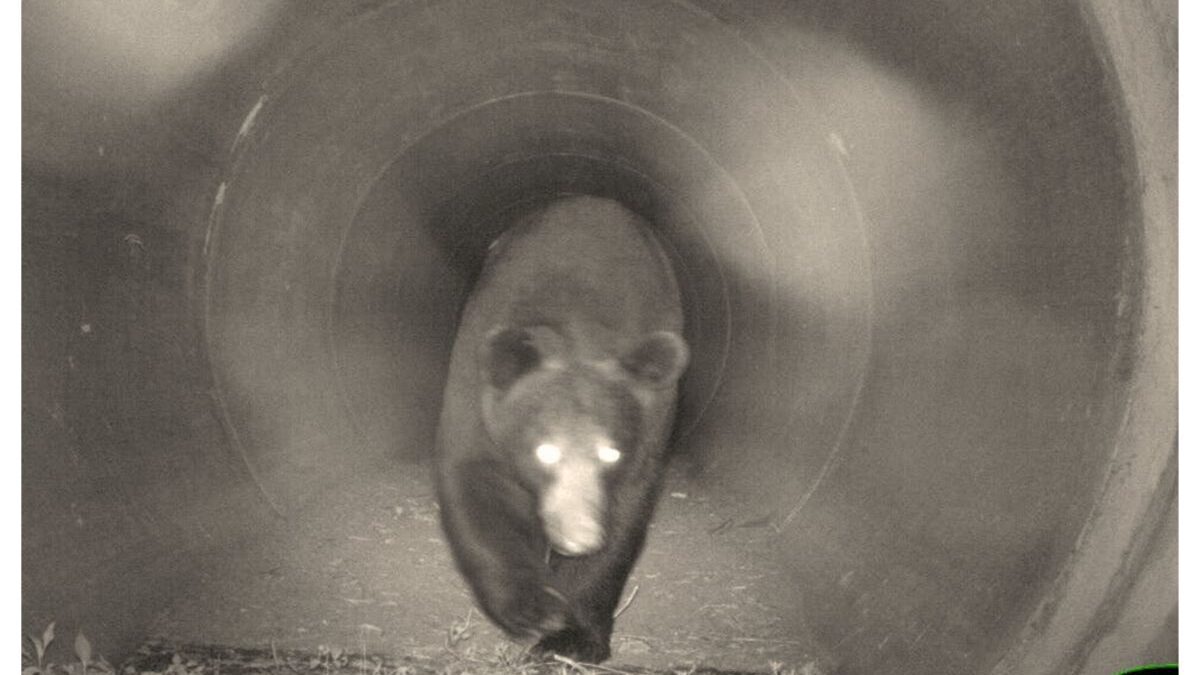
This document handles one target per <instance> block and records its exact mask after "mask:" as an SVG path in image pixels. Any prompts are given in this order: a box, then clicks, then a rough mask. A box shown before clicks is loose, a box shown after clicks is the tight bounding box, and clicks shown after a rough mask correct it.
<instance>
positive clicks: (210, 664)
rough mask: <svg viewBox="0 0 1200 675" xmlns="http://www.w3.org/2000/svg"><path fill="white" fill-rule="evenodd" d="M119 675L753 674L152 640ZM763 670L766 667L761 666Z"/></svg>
mask: <svg viewBox="0 0 1200 675" xmlns="http://www.w3.org/2000/svg"><path fill="white" fill-rule="evenodd" d="M119 672H120V673H122V674H123V675H218V674H219V675H285V674H287V675H296V674H299V675H306V674H308V673H320V674H321V675H468V674H471V675H501V674H509V673H515V674H516V675H563V673H564V672H570V673H576V674H578V675H665V674H673V673H679V672H686V673H688V675H755V674H753V673H745V672H742V671H726V670H715V669H711V668H695V667H689V668H686V669H684V670H682V671H681V670H680V669H678V668H675V669H668V670H651V669H647V668H642V667H638V666H623V665H608V664H604V665H591V664H585V663H576V662H574V661H571V660H569V659H562V658H561V657H560V658H556V659H554V660H548V661H539V660H535V659H533V658H531V657H522V658H515V659H514V658H513V657H512V656H511V655H509V656H497V657H496V658H495V659H489V658H481V654H480V653H478V652H476V653H472V654H471V655H470V656H468V657H465V658H464V656H463V655H462V654H458V653H455V652H452V651H450V650H447V651H446V658H445V659H434V658H420V657H399V658H397V657H392V656H382V655H378V654H369V653H363V652H361V651H360V652H356V651H355V650H353V649H346V650H343V649H336V648H319V649H317V650H311V649H310V650H293V649H277V648H273V647H267V648H255V649H251V648H243V647H228V646H218V645H196V644H176V643H169V642H165V641H158V640H155V641H151V642H148V643H146V644H144V645H142V646H141V647H140V648H139V649H138V650H137V652H136V653H135V654H134V655H133V656H132V657H130V658H129V659H128V660H127V661H126V662H125V663H124V664H123V665H122V666H121V668H120V669H119ZM764 672H766V671H764Z"/></svg>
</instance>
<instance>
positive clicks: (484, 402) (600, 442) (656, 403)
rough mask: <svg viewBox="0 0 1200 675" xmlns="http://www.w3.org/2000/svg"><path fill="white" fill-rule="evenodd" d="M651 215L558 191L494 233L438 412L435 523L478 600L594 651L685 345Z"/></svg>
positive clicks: (641, 507)
mask: <svg viewBox="0 0 1200 675" xmlns="http://www.w3.org/2000/svg"><path fill="white" fill-rule="evenodd" d="M682 328H683V312H682V308H681V303H680V296H679V287H678V285H677V283H676V280H675V276H674V274H673V273H672V271H671V265H670V262H669V260H668V259H667V257H666V255H665V254H664V252H663V249H662V248H661V246H660V245H659V244H658V242H657V241H656V240H655V239H654V235H653V234H652V233H651V232H650V230H649V229H648V226H647V224H646V223H645V222H644V221H643V220H642V219H641V218H640V217H638V216H637V215H635V214H633V213H632V212H630V211H629V210H627V209H626V208H624V207H623V206H621V205H620V204H618V203H616V202H614V201H611V200H607V199H601V198H597V197H586V196H573V197H564V198H561V199H558V200H556V201H553V202H551V203H549V204H548V205H545V206H543V207H541V208H539V209H538V210H537V211H535V212H533V213H531V214H529V215H527V216H525V217H524V218H521V219H519V220H518V222H517V223H516V224H514V225H513V226H512V227H511V228H509V230H508V231H507V232H506V233H505V234H504V235H502V236H501V237H500V239H498V240H497V241H496V242H495V243H493V245H492V247H491V249H490V251H489V253H488V257H487V260H486V261H485V263H484V266H483V271H482V272H481V274H480V277H479V279H478V281H477V282H476V285H475V287H474V289H473V290H472V292H471V294H470V297H469V298H468V299H467V303H466V305H465V307H464V309H463V312H462V317H461V319H460V323H459V327H458V333H457V337H456V339H455V342H454V347H453V351H452V353H451V358H450V368H449V375H448V378H447V382H446V393H445V398H444V400H443V404H442V414H441V419H440V422H439V427H438V439H437V451H436V456H435V467H436V468H435V480H436V484H437V495H438V501H439V505H440V507H441V520H442V527H443V529H444V531H445V534H446V538H447V539H448V541H449V543H450V547H451V550H452V551H453V554H454V558H455V562H456V563H457V565H458V569H459V571H460V572H461V573H462V575H463V576H464V577H465V578H466V580H467V582H468V583H469V585H470V587H471V589H472V591H473V592H474V594H475V598H476V600H477V602H478V604H479V605H480V607H481V608H482V609H483V611H484V613H485V614H486V615H487V616H488V617H489V618H490V619H491V620H492V621H493V622H495V623H496V624H497V625H498V626H500V627H501V628H502V629H503V630H504V631H505V632H507V633H508V634H509V635H511V636H513V637H517V638H530V639H536V640H537V643H536V645H535V646H534V652H535V653H538V654H542V655H546V654H550V653H553V654H560V655H562V656H566V657H568V658H573V659H576V660H581V661H587V662H592V663H596V662H599V661H603V660H604V659H606V658H608V656H609V641H610V638H611V635H612V626H613V611H614V609H615V608H616V606H617V603H618V600H619V599H620V595H621V592H622V589H623V587H624V585H625V580H626V578H627V577H628V576H629V572H630V570H631V569H632V567H633V564H634V562H635V561H636V560H637V557H638V555H639V553H640V552H641V549H642V545H643V542H644V541H645V535H646V528H647V526H648V524H649V521H650V518H651V515H652V513H653V511H654V507H655V504H656V502H657V501H658V493H659V489H660V485H661V483H662V476H663V471H664V468H665V466H666V464H667V451H666V443H667V438H668V435H669V434H670V432H671V427H672V424H673V420H674V412H675V402H676V397H677V389H678V385H677V383H678V380H679V377H680V375H681V374H682V372H683V370H684V368H685V366H686V365H687V361H688V348H687V345H686V344H685V342H684V340H683V338H682V337H681V331H682Z"/></svg>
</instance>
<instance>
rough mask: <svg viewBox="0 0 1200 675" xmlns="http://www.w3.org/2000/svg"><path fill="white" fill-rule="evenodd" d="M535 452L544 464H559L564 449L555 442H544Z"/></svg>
mask: <svg viewBox="0 0 1200 675" xmlns="http://www.w3.org/2000/svg"><path fill="white" fill-rule="evenodd" d="M533 453H534V454H535V455H537V458H538V461H539V462H541V463H542V464H557V463H558V460H560V459H562V449H561V448H559V447H558V446H557V445H554V444H553V443H542V444H541V445H539V446H537V449H536V450H534V451H533Z"/></svg>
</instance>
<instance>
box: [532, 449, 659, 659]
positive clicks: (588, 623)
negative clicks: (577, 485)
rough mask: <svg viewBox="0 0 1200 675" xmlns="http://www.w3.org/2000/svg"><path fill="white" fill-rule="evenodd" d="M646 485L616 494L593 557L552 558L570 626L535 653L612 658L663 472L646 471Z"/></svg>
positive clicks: (542, 642)
mask: <svg viewBox="0 0 1200 675" xmlns="http://www.w3.org/2000/svg"><path fill="white" fill-rule="evenodd" d="M646 473H648V474H650V477H648V478H647V484H644V485H637V484H630V485H624V486H621V488H619V489H618V490H617V491H616V492H615V493H614V496H615V500H614V502H613V504H614V506H613V509H612V512H611V515H610V527H609V530H608V532H609V538H608V541H607V542H606V544H605V546H604V547H603V548H602V549H600V550H599V551H597V552H596V553H593V554H591V555H585V556H578V557H567V556H560V555H558V554H552V556H551V565H550V566H551V569H552V576H553V579H554V584H555V586H556V587H557V588H560V589H562V591H563V593H565V594H566V595H567V597H568V598H569V599H570V603H571V608H572V614H571V616H570V618H569V621H568V623H567V625H566V626H565V627H564V628H563V629H561V630H559V631H556V632H553V633H550V634H548V635H546V636H545V637H543V638H542V639H541V640H540V641H539V642H538V643H537V645H536V646H535V647H534V651H535V652H536V653H540V654H543V655H546V654H552V653H553V654H559V655H562V656H566V657H568V658H571V659H575V660H577V661H583V662H587V663H599V662H601V661H604V660H605V659H607V658H608V657H609V655H610V651H611V648H610V642H611V639H612V630H613V622H614V619H615V617H614V616H613V614H614V613H615V612H616V609H617V605H618V604H619V603H620V600H621V593H622V591H623V590H624V588H625V581H626V579H628V577H629V573H630V571H631V570H632V569H633V566H634V564H635V563H636V562H637V559H638V556H639V555H640V554H641V551H642V547H643V545H644V544H645V541H646V528H647V525H648V524H649V522H650V518H651V516H652V514H653V512H654V506H655V503H656V502H657V500H658V492H659V490H660V485H661V472H658V471H653V470H650V469H648V470H647V471H646Z"/></svg>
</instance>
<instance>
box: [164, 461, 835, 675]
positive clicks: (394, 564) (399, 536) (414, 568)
mask: <svg viewBox="0 0 1200 675" xmlns="http://www.w3.org/2000/svg"><path fill="white" fill-rule="evenodd" d="M427 476H428V469H427V467H425V466H422V465H401V466H396V467H395V469H394V471H393V472H391V473H376V474H373V475H369V476H362V477H359V478H358V479H357V480H356V481H355V482H352V483H348V484H345V485H341V486H339V487H338V488H337V489H336V490H331V491H329V492H328V493H326V494H324V495H320V496H319V497H317V498H316V499H314V501H313V503H312V504H311V506H309V507H307V508H306V510H305V511H304V512H303V513H300V514H297V515H295V516H293V517H291V518H289V519H288V520H287V521H285V522H282V523H281V526H280V527H279V528H278V529H276V530H275V531H273V532H269V533H264V535H263V536H262V537H261V538H259V539H257V540H255V541H252V542H248V543H247V544H246V545H245V546H244V548H243V549H242V550H240V551H235V552H229V553H228V554H227V555H223V556H222V557H220V558H216V559H214V560H213V561H212V562H211V563H209V564H207V565H206V572H205V573H204V575H203V577H202V580H201V582H200V583H199V584H198V585H197V586H196V587H195V588H192V589H189V590H188V591H187V592H186V593H181V596H180V597H179V599H178V600H177V602H176V603H175V604H174V605H173V606H172V607H170V608H169V609H168V610H167V611H165V612H163V614H162V615H161V616H159V617H158V619H157V621H156V624H155V632H156V634H157V636H158V637H159V638H160V639H161V640H163V641H164V642H165V643H167V644H172V643H177V644H209V645H225V646H235V647H242V648H249V649H276V650H308V651H312V652H314V653H328V652H331V651H336V652H342V651H344V652H351V653H356V654H357V653H363V652H366V653H371V654H380V655H384V656H390V657H394V656H403V657H416V658H420V659H429V660H431V661H432V662H436V663H453V662H455V661H459V662H462V661H467V662H470V661H478V662H480V663H483V662H490V661H496V660H504V659H511V658H513V655H514V654H516V655H517V656H519V655H520V653H521V651H522V646H520V645H514V644H512V643H510V642H509V641H508V640H506V639H505V638H504V637H503V636H502V635H501V634H500V632H499V631H498V630H497V629H496V628H495V627H493V626H492V625H490V624H489V623H488V622H487V620H486V619H485V618H483V617H482V616H481V615H480V614H479V612H478V610H476V609H474V606H473V603H472V600H471V598H470V596H469V594H468V591H467V589H466V586H465V584H464V582H463V581H462V579H461V578H460V577H459V576H458V574H457V572H456V571H455V569H454V567H453V564H452V563H451V560H450V557H449V551H448V549H447V547H446V544H445V542H444V541H443V539H442V536H441V531H440V529H439V527H438V522H437V507H436V504H435V502H434V499H433V495H432V492H431V487H430V484H429V481H428V480H427ZM720 493H721V491H720V490H719V489H716V488H714V487H712V486H704V485H701V484H700V483H699V482H697V481H695V480H691V479H689V478H687V477H686V476H685V475H684V474H683V472H681V471H677V470H675V471H672V473H671V476H670V478H669V481H668V485H667V489H666V490H665V491H664V494H663V498H662V502H661V503H660V506H659V510H658V513H657V515H656V519H655V522H654V524H653V525H652V526H651V531H650V536H649V542H648V544H647V547H646V550H645V552H644V553H643V555H642V558H641V560H640V561H639V563H638V565H637V567H636V568H635V569H634V572H633V574H632V576H631V577H630V579H629V582H628V584H627V586H626V601H625V602H627V604H626V605H623V606H624V610H623V611H622V612H621V614H620V615H619V618H618V619H617V623H616V630H615V632H614V635H613V644H612V646H613V657H612V660H611V661H609V662H608V663H606V664H605V665H606V666H608V667H610V668H615V669H619V668H621V667H622V666H626V667H628V668H630V669H640V668H653V669H672V670H677V669H680V668H682V669H684V670H686V669H689V668H693V667H701V668H715V669H722V670H750V671H758V672H787V671H791V672H794V673H797V674H803V675H817V674H819V673H822V672H826V669H827V665H826V664H827V662H826V661H825V660H824V659H823V658H821V657H820V655H819V654H818V653H817V649H816V647H815V646H814V644H813V642H812V641H811V639H810V638H809V637H808V636H807V631H806V630H805V628H804V623H803V616H802V609H800V608H802V607H803V598H802V597H800V590H799V589H797V588H794V587H793V586H792V585H791V584H789V583H788V581H787V579H786V575H785V574H784V573H783V571H782V570H781V569H780V568H779V567H778V565H776V564H775V563H774V562H773V561H775V560H776V556H775V553H774V548H773V537H774V531H773V530H772V529H771V527H770V526H769V523H768V522H767V520H766V519H762V518H756V517H755V514H753V513H747V512H745V509H744V508H742V507H741V506H739V504H738V503H737V501H736V500H735V499H733V498H731V497H729V496H726V495H722V494H720Z"/></svg>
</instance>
